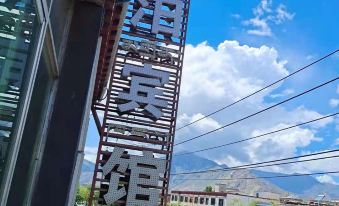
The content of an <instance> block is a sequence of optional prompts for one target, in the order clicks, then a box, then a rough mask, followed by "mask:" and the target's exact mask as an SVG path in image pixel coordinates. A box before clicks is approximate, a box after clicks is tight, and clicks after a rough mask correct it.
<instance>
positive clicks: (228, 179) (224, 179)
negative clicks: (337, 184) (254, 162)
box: [176, 171, 339, 181]
mask: <svg viewBox="0 0 339 206" xmlns="http://www.w3.org/2000/svg"><path fill="white" fill-rule="evenodd" d="M337 173H339V171H332V172H317V173H306V174H290V175H276V176H263V177H240V178H223V179H216V178H201V179H199V178H188V179H176V180H198V181H202V180H222V181H232V180H255V179H274V178H286V177H300V176H314V175H325V174H337Z"/></svg>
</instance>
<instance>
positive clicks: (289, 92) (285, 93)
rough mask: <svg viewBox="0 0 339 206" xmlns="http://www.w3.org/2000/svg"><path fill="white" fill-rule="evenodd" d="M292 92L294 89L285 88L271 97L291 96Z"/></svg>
mask: <svg viewBox="0 0 339 206" xmlns="http://www.w3.org/2000/svg"><path fill="white" fill-rule="evenodd" d="M291 94H294V90H293V89H285V90H284V91H282V92H281V93H279V94H271V95H270V97H272V98H281V97H286V96H289V95H291Z"/></svg>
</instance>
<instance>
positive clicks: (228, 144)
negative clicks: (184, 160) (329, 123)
mask: <svg viewBox="0 0 339 206" xmlns="http://www.w3.org/2000/svg"><path fill="white" fill-rule="evenodd" d="M338 114H339V112H336V113H334V114H329V115H326V116H323V117H320V118H317V119H313V120H310V121H307V122H302V123H299V124H296V125H292V126H289V127H285V128H282V129H278V130H275V131H271V132H267V133H264V134H260V135H256V136H253V137H250V138H246V139H242V140H238V141H234V142H230V143H227V144H222V145H218V146H214V147H209V148H205V149H201V150H195V151H191V152H184V153H179V154H174V155H173V156H181V155H188V154H194V153H198V152H204V151H208V150H213V149H218V148H221V147H226V146H230V145H233V144H238V143H241V142H246V141H250V140H253V139H257V138H261V137H264V136H267V135H271V134H275V133H278V132H282V131H286V130H289V129H292V128H295V127H299V126H303V125H306V124H310V123H313V122H316V121H320V120H323V119H326V118H329V117H333V116H336V115H338Z"/></svg>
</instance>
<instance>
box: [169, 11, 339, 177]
mask: <svg viewBox="0 0 339 206" xmlns="http://www.w3.org/2000/svg"><path fill="white" fill-rule="evenodd" d="M258 12H260V11H258ZM279 59H280V58H279V54H278V51H277V50H275V49H274V48H269V47H267V46H262V47H259V48H256V47H250V46H247V45H240V44H239V42H237V41H225V42H223V43H221V44H220V45H219V46H218V47H217V48H212V47H211V46H209V45H208V44H207V42H204V43H201V44H199V45H196V46H193V45H188V46H187V48H186V56H185V62H184V68H185V69H184V70H183V80H182V90H181V99H180V106H179V109H180V111H179V118H178V127H180V126H183V125H185V124H187V123H190V122H193V121H195V120H197V119H200V118H201V117H204V115H206V114H209V113H210V112H212V111H215V110H216V109H219V108H221V107H223V106H225V105H228V104H230V103H232V102H234V101H236V100H238V99H239V98H241V97H244V96H246V95H248V94H249V93H251V92H253V91H255V90H257V89H259V88H262V87H263V86H265V85H267V84H269V83H271V82H273V81H275V80H276V79H279V78H282V77H283V76H285V75H287V74H289V72H288V69H287V68H286V63H287V62H286V61H282V60H279ZM279 86H280V85H277V86H276V87H272V88H270V89H267V90H266V91H264V92H262V93H259V94H256V95H255V96H253V97H251V98H249V99H247V100H246V101H243V102H241V103H239V104H236V105H234V106H232V107H230V108H228V109H225V110H224V111H222V112H220V113H217V114H215V115H213V116H210V117H208V118H206V119H204V120H203V121H201V122H198V123H196V124H193V125H191V126H189V127H186V128H185V129H182V130H179V131H177V134H176V142H180V141H182V140H185V139H188V138H192V137H195V136H197V135H200V134H202V133H205V132H208V131H210V130H213V129H215V128H219V127H220V126H221V125H225V124H227V123H230V122H232V121H235V120H238V119H240V118H242V117H244V116H247V115H249V114H252V113H254V112H257V111H258V110H261V109H263V108H266V107H268V106H271V105H272V104H271V103H267V102H265V97H267V96H272V94H271V93H273V94H276V93H275V92H274V91H275V89H277V88H278V87H279ZM292 93H293V91H292V90H290V91H288V90H287V91H283V92H282V93H281V97H282V98H283V95H290V94H292ZM324 115H325V114H320V113H319V112H316V111H313V110H309V109H307V108H305V107H304V106H302V105H300V106H299V107H296V108H294V109H287V108H285V107H283V105H282V106H278V107H276V108H275V109H272V110H270V111H269V112H264V113H262V114H260V115H257V116H255V117H252V118H250V119H248V120H246V121H242V122H239V123H237V124H235V125H232V126H230V127H226V128H224V129H223V130H222V131H219V132H215V133H212V134H209V135H206V136H204V137H201V138H199V139H197V140H195V141H192V142H190V143H185V144H181V145H178V146H176V148H175V152H180V151H183V150H185V151H193V150H199V149H203V148H207V147H212V146H216V145H220V144H225V143H229V142H233V141H237V140H241V139H245V138H249V137H251V136H255V135H257V134H262V133H265V132H270V131H273V130H276V129H280V128H283V127H288V126H291V125H294V124H298V123H301V122H305V121H309V120H313V119H316V118H319V117H322V116H324ZM333 121H334V120H333V118H328V119H324V120H322V121H319V122H315V123H312V124H310V125H307V126H303V127H296V128H294V129H292V130H288V131H285V132H281V133H276V134H274V135H270V136H267V137H263V138H258V139H255V140H252V141H248V142H243V143H241V144H235V145H232V146H229V147H225V148H220V149H217V150H210V151H207V152H203V153H198V154H199V155H201V156H203V157H206V158H208V159H212V160H214V161H217V162H219V163H224V164H227V165H229V166H235V165H240V164H246V163H253V162H258V161H266V160H272V159H279V158H285V157H290V156H296V155H298V154H299V152H300V151H307V148H308V146H309V145H311V144H312V143H315V144H317V143H319V142H321V141H322V138H320V137H318V136H317V135H316V134H317V131H318V130H319V129H321V128H323V127H325V126H327V125H328V124H330V123H332V122H333ZM319 162H321V161H319ZM323 162H324V161H323ZM318 166H319V165H318ZM332 166H333V165H332ZM328 167H329V166H327V167H326V166H325V165H322V167H318V169H319V168H328ZM291 168H292V167H277V168H269V169H270V170H274V171H281V172H293V171H299V172H307V171H308V172H313V171H316V170H317V169H316V168H314V167H308V168H310V169H308V168H307V167H306V166H302V167H296V168H295V170H292V169H291ZM329 169H331V168H329Z"/></svg>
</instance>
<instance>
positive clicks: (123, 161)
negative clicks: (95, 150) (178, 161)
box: [103, 147, 166, 206]
mask: <svg viewBox="0 0 339 206" xmlns="http://www.w3.org/2000/svg"><path fill="white" fill-rule="evenodd" d="M123 154H124V149H122V148H118V147H116V148H115V149H114V151H113V152H112V154H111V156H110V158H109V160H108V161H107V163H106V164H105V165H104V166H103V174H104V175H105V176H106V175H108V174H109V173H111V179H110V183H109V189H108V192H107V194H106V195H104V199H105V201H106V203H107V204H108V205H109V204H113V203H114V202H116V201H117V200H119V199H121V198H122V197H124V196H126V194H127V192H126V188H125V187H122V188H120V189H119V179H120V174H121V173H125V172H126V171H127V168H129V169H130V171H131V174H130V182H129V187H128V194H127V202H126V206H135V205H138V206H156V205H157V204H158V200H159V190H158V189H156V188H155V187H157V186H158V184H159V175H160V174H163V173H164V172H165V166H166V162H165V160H162V159H156V158H154V157H153V153H152V152H150V151H143V156H135V155H130V156H129V159H128V158H123V157H122V156H123ZM117 165H118V167H117V169H116V171H112V170H113V169H114V168H115V166H117ZM141 165H142V166H141ZM140 197H141V198H140Z"/></svg>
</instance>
